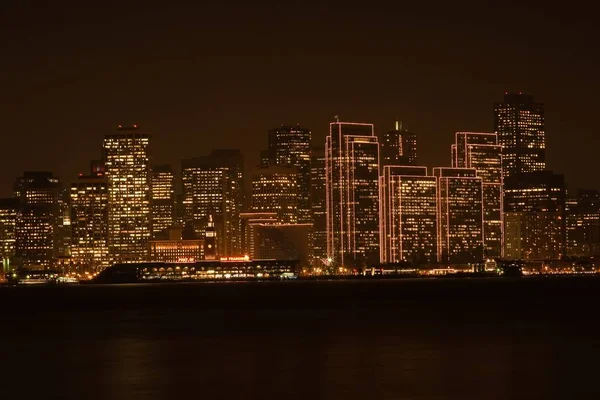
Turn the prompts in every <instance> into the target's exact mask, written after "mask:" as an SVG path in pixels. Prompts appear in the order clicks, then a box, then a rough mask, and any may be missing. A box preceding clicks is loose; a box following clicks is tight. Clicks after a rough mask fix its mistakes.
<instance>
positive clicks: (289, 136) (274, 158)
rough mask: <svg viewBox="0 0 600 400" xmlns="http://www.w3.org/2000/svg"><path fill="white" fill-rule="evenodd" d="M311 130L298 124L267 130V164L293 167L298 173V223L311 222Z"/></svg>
mask: <svg viewBox="0 0 600 400" xmlns="http://www.w3.org/2000/svg"><path fill="white" fill-rule="evenodd" d="M310 154H311V132H310V130H309V129H306V128H302V127H300V126H299V125H296V126H285V125H282V126H280V127H279V128H276V129H271V130H270V131H269V164H270V165H280V166H287V167H294V168H296V171H297V173H298V193H297V196H298V211H297V212H298V217H297V220H298V223H311V222H312V218H311V207H310V179H311V172H310V162H311V159H310Z"/></svg>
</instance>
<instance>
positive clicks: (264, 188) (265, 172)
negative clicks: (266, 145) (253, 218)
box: [252, 165, 301, 224]
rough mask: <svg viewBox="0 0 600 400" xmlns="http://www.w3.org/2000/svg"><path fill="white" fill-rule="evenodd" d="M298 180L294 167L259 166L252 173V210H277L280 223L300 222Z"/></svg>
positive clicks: (262, 211)
mask: <svg viewBox="0 0 600 400" xmlns="http://www.w3.org/2000/svg"><path fill="white" fill-rule="evenodd" d="M298 181H299V174H298V172H297V170H296V168H294V167H282V166H278V165H270V166H268V167H266V168H257V169H256V170H255V171H254V173H253V174H252V212H255V213H256V212H261V213H264V212H275V213H277V219H278V221H279V222H280V223H284V224H296V223H298V203H299V198H300V197H301V196H299V194H298V186H299V185H298Z"/></svg>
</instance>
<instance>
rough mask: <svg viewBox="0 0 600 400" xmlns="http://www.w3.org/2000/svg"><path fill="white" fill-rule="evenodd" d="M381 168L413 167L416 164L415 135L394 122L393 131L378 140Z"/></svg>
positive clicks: (397, 122)
mask: <svg viewBox="0 0 600 400" xmlns="http://www.w3.org/2000/svg"><path fill="white" fill-rule="evenodd" d="M379 143H380V144H381V150H380V158H381V166H382V167H383V166H386V165H415V164H416V163H417V135H416V134H415V133H414V132H411V131H409V130H408V129H406V127H405V126H404V125H403V124H402V121H396V125H395V129H394V130H391V131H388V132H385V133H384V134H382V135H381V138H380V139H379Z"/></svg>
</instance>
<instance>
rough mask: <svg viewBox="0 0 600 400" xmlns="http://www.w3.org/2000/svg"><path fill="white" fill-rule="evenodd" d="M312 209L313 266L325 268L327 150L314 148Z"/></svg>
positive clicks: (312, 158) (312, 161) (312, 160)
mask: <svg viewBox="0 0 600 400" xmlns="http://www.w3.org/2000/svg"><path fill="white" fill-rule="evenodd" d="M310 168H311V178H310V181H311V192H310V198H311V207H312V219H313V229H312V243H313V244H312V251H313V254H312V255H313V261H314V262H313V264H314V265H315V266H319V267H321V266H323V265H324V263H325V262H326V261H327V258H328V254H327V208H326V196H325V189H326V186H327V180H326V177H325V148H324V147H322V146H321V147H313V149H312V155H311V167H310Z"/></svg>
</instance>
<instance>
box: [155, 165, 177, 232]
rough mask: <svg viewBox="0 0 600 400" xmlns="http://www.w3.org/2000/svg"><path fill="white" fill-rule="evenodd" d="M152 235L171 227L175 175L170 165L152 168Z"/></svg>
mask: <svg viewBox="0 0 600 400" xmlns="http://www.w3.org/2000/svg"><path fill="white" fill-rule="evenodd" d="M151 206H152V235H153V236H154V235H156V234H157V233H159V232H162V231H164V230H165V229H167V228H168V227H170V226H172V225H173V223H174V221H173V216H174V209H175V174H174V173H173V169H172V168H171V166H170V165H154V166H153V167H152V203H151Z"/></svg>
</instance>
